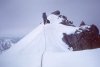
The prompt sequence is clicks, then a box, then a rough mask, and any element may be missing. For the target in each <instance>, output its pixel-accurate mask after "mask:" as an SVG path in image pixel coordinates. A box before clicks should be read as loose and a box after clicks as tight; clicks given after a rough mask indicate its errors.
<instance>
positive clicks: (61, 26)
mask: <svg viewBox="0 0 100 67" xmlns="http://www.w3.org/2000/svg"><path fill="white" fill-rule="evenodd" d="M43 19H44V23H42V24H40V25H39V26H38V27H37V28H35V29H34V30H33V31H32V32H30V33H29V34H28V35H26V36H25V37H24V38H22V39H21V40H20V41H19V42H18V43H17V44H15V45H14V46H12V47H11V48H10V49H9V50H7V51H6V52H4V53H2V54H1V55H0V67H100V63H99V62H100V58H99V57H100V49H99V48H98V49H92V50H83V49H82V48H79V49H77V50H83V51H72V50H71V49H69V48H71V47H72V48H73V50H74V49H76V48H78V47H77V45H76V42H77V41H76V42H75V41H74V42H75V45H76V47H75V48H74V47H73V46H74V44H73V40H74V39H73V38H74V37H71V39H70V40H68V39H69V38H67V37H68V36H70V35H72V34H73V35H74V34H77V31H78V30H79V31H80V29H81V30H82V31H81V32H80V33H78V34H77V35H79V34H81V33H83V31H84V30H86V31H89V30H91V27H90V26H80V27H75V26H74V25H73V23H72V22H71V21H69V20H67V18H66V17H65V16H63V15H60V12H59V11H55V12H53V13H52V14H51V15H50V16H48V17H46V14H45V13H44V15H43ZM48 22H49V23H48ZM87 28H89V29H87ZM93 29H94V28H93ZM94 30H96V29H94ZM64 33H65V35H66V36H65V37H64ZM84 36H85V35H84ZM81 41H82V40H81ZM71 43H72V44H71ZM83 43H84V42H83ZM98 43H99V42H98ZM82 45H83V44H82ZM84 45H85V44H84ZM99 45H100V44H99Z"/></svg>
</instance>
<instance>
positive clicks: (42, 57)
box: [41, 25, 46, 67]
mask: <svg viewBox="0 0 100 67" xmlns="http://www.w3.org/2000/svg"><path fill="white" fill-rule="evenodd" d="M43 32H44V40H45V44H44V45H45V48H44V51H43V53H42V56H41V67H43V59H44V54H45V52H46V33H45V25H43Z"/></svg>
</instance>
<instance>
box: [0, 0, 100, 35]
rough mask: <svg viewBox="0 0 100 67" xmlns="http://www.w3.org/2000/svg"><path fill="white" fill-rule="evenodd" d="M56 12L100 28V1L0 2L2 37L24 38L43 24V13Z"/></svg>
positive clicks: (4, 0)
mask: <svg viewBox="0 0 100 67" xmlns="http://www.w3.org/2000/svg"><path fill="white" fill-rule="evenodd" d="M55 10H60V11H61V13H62V14H63V15H65V16H67V17H68V19H69V20H71V21H73V22H74V24H75V25H79V24H80V22H81V21H82V20H84V21H85V22H86V23H87V24H96V25H98V27H99V28H100V0H0V36H23V35H26V34H27V33H29V32H30V31H32V30H33V29H34V28H35V27H36V26H38V25H39V23H41V22H42V17H41V15H42V13H43V12H47V15H49V14H50V13H51V12H53V11H55Z"/></svg>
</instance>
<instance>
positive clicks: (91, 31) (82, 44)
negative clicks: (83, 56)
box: [62, 25, 100, 51]
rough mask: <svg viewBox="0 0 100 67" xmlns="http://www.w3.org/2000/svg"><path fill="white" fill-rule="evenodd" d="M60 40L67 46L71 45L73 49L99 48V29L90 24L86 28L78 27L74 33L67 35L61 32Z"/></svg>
mask: <svg viewBox="0 0 100 67" xmlns="http://www.w3.org/2000/svg"><path fill="white" fill-rule="evenodd" d="M82 26H83V25H82ZM77 32H78V33H77ZM62 40H63V41H64V42H65V43H66V44H67V45H68V46H69V47H72V48H73V51H78V50H85V49H94V48H100V35H99V30H98V28H97V27H96V26H95V25H91V26H90V27H87V28H86V29H83V27H80V29H79V30H77V31H76V32H75V33H74V34H70V35H67V34H66V33H63V38H62Z"/></svg>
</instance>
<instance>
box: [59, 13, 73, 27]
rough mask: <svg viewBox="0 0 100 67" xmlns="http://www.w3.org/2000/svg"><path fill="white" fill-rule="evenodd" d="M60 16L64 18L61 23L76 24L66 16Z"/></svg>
mask: <svg viewBox="0 0 100 67" xmlns="http://www.w3.org/2000/svg"><path fill="white" fill-rule="evenodd" d="M59 17H60V18H63V20H62V22H61V24H63V25H67V26H74V25H73V22H72V21H69V20H68V19H67V17H66V16H64V15H60V16H59Z"/></svg>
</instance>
